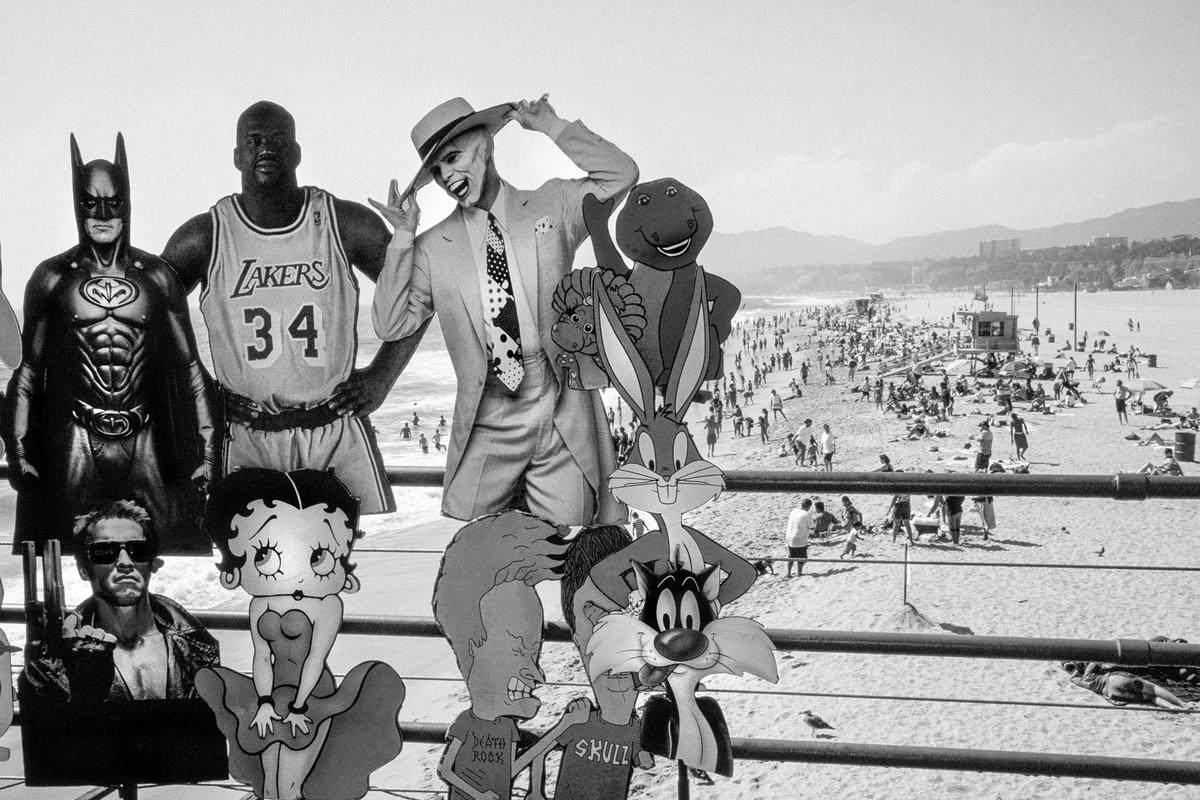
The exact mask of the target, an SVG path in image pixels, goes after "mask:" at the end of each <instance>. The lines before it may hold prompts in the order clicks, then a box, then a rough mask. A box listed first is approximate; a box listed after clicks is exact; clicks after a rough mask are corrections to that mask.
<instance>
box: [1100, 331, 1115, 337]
mask: <svg viewBox="0 0 1200 800" xmlns="http://www.w3.org/2000/svg"><path fill="white" fill-rule="evenodd" d="M1096 335H1097V336H1112V334H1111V333H1109V332H1108V331H1096Z"/></svg>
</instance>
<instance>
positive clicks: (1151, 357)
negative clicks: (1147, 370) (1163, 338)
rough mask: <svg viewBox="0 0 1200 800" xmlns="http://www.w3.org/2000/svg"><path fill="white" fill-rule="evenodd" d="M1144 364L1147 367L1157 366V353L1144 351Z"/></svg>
mask: <svg viewBox="0 0 1200 800" xmlns="http://www.w3.org/2000/svg"><path fill="white" fill-rule="evenodd" d="M1146 366H1147V367H1157V366H1158V353H1146Z"/></svg>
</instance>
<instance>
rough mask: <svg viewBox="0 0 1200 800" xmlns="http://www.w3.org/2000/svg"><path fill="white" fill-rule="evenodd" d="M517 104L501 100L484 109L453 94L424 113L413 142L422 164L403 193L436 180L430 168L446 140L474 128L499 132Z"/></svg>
mask: <svg viewBox="0 0 1200 800" xmlns="http://www.w3.org/2000/svg"><path fill="white" fill-rule="evenodd" d="M514 108H516V104H515V103H501V104H500V105H498V106H492V107H491V108H485V109H484V110H483V111H476V110H475V108H474V107H473V106H472V105H471V104H470V103H468V102H467V101H466V100H464V99H463V98H461V97H452V98H450V99H449V100H447V101H446V102H444V103H442V104H441V105H439V106H437V107H436V108H434V109H433V110H432V111H430V112H429V113H428V114H426V115H425V116H423V117H421V119H420V121H418V122H417V124H416V125H414V126H413V129H412V143H413V147H415V148H417V155H418V156H420V158H421V168H420V169H419V170H417V175H416V177H415V178H413V179H412V182H411V183H410V184H408V188H407V189H405V190H404V194H402V195H400V196H401V197H407V196H408V195H409V194H410V193H411V192H415V191H416V190H417V189H420V188H421V187H422V186H424V185H425V184H427V183H429V182H430V181H431V180H433V176H432V175H430V174H429V170H428V169H427V168H428V166H429V162H430V161H431V160H432V159H433V156H434V154H435V153H437V151H438V148H440V147H441V146H442V145H443V144H445V143H446V142H448V141H450V140H451V139H453V138H454V137H455V136H458V135H459V134H460V133H463V132H465V131H469V130H471V129H472V128H486V129H487V132H488V133H492V134H494V133H496V131H498V130H500V129H501V128H503V127H504V125H505V123H507V122H508V117H507V116H506V115H507V114H508V112H509V111H512V110H513V109H514Z"/></svg>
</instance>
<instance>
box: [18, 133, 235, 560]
mask: <svg viewBox="0 0 1200 800" xmlns="http://www.w3.org/2000/svg"><path fill="white" fill-rule="evenodd" d="M71 158H72V167H73V169H72V172H73V176H74V184H75V185H74V189H75V217H76V222H77V224H78V228H79V245H78V246H76V247H73V248H71V249H70V250H68V251H67V252H65V253H63V254H61V255H58V256H54V257H53V258H50V259H48V260H46V261H44V262H42V263H41V264H40V265H38V268H37V269H36V270H35V271H34V273H33V276H32V277H31V278H30V279H29V283H28V284H27V286H26V289H25V318H24V333H23V335H22V349H23V356H24V363H23V364H22V365H21V366H20V367H19V368H18V369H17V370H16V372H14V373H13V376H12V380H11V381H10V383H9V390H8V397H7V399H6V401H5V403H6V408H5V412H6V413H5V422H6V424H5V425H4V435H5V440H6V444H7V445H8V462H9V469H10V476H11V481H12V483H13V486H14V488H16V489H17V492H18V498H17V529H16V536H15V545H14V549H18V548H19V547H20V543H21V542H23V541H29V540H32V541H38V542H41V541H44V540H46V539H50V538H57V539H60V540H61V541H62V543H63V547H64V550H69V549H70V546H71V532H72V525H73V522H74V518H75V516H76V515H79V514H84V513H86V512H88V511H90V510H91V509H93V508H94V507H96V506H97V505H99V504H101V503H103V502H104V501H106V500H110V499H131V500H135V501H136V502H138V503H140V504H141V505H142V506H144V507H145V508H146V510H147V511H148V512H149V513H150V516H151V519H152V520H153V521H154V525H155V529H156V531H157V533H158V538H159V543H160V549H161V552H163V553H166V554H195V555H208V554H209V553H210V552H211V545H210V542H209V540H208V537H207V536H206V535H205V533H204V531H203V528H202V527H201V516H202V514H203V502H204V494H203V493H204V490H205V488H206V486H207V484H208V482H210V481H211V480H213V479H214V478H215V477H216V476H215V474H214V470H215V465H216V463H217V455H216V453H215V451H214V449H213V448H214V446H215V445H214V430H215V423H216V420H214V418H213V410H214V407H215V403H214V402H213V396H212V394H211V382H210V380H209V378H208V376H207V375H206V373H205V372H204V369H203V367H202V366H201V365H200V362H199V360H198V358H197V356H196V342H195V337H194V335H193V333H192V327H191V323H190V321H189V319H188V312H187V305H186V302H185V299H184V297H185V295H184V293H183V288H182V286H181V285H180V283H179V279H178V277H177V276H176V275H175V272H174V271H173V270H172V269H171V268H170V267H169V266H168V265H167V263H166V262H164V261H162V260H161V259H159V258H158V257H157V256H154V255H152V254H150V253H147V252H144V251H142V250H137V249H134V248H133V247H130V246H129V172H128V165H127V162H126V158H125V144H124V140H123V139H122V137H121V136H120V134H118V135H117V153H116V158H115V160H114V161H113V162H111V163H110V162H108V161H103V160H96V161H91V162H89V163H87V164H84V163H83V161H82V159H81V158H80V156H79V148H78V146H77V145H76V143H75V137H74V136H72V137H71ZM89 229H90V230H89ZM114 231H116V232H118V233H119V235H118V236H117V237H116V238H115V239H113V238H112V235H113V232H114ZM106 238H107V239H109V241H105V239H106Z"/></svg>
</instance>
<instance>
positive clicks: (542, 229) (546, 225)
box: [533, 217, 554, 236]
mask: <svg viewBox="0 0 1200 800" xmlns="http://www.w3.org/2000/svg"><path fill="white" fill-rule="evenodd" d="M553 227H554V224H553V223H551V222H550V218H549V217H542V218H541V219H539V220H538V221H537V224H536V225H534V226H533V233H534V235H536V236H544V235H545V234H546V231H548V230H550V229H551V228H553Z"/></svg>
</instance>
